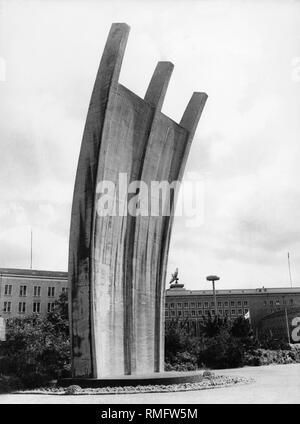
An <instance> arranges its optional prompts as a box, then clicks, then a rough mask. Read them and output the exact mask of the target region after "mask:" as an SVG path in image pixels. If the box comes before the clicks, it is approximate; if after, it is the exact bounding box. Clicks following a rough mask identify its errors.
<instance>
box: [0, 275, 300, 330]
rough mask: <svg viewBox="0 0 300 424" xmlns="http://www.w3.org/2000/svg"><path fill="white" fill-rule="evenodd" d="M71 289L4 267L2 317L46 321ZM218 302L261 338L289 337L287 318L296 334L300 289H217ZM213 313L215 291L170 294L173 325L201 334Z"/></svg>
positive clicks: (180, 288)
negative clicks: (246, 321)
mask: <svg viewBox="0 0 300 424" xmlns="http://www.w3.org/2000/svg"><path fill="white" fill-rule="evenodd" d="M67 290H68V273H67V272H55V271H38V270H28V269H26V270H25V269H7V268H0V316H1V317H3V318H11V317H22V316H28V315H31V314H33V313H38V314H40V315H41V316H45V315H46V314H47V312H49V311H51V310H52V308H53V306H54V303H55V301H56V300H57V299H58V298H59V296H60V295H61V293H64V292H66V291H67ZM216 301H217V313H218V315H220V316H221V317H225V316H226V317H227V318H228V319H230V320H233V319H235V318H237V317H238V316H245V315H247V316H249V318H250V322H251V325H252V327H253V328H254V329H257V331H258V332H259V333H260V334H270V335H273V336H274V337H277V336H279V335H280V336H285V335H286V317H287V320H288V323H289V331H290V334H291V333H292V330H293V328H292V325H291V322H292V320H293V318H294V317H295V316H300V287H293V288H265V287H262V288H257V289H227V290H216ZM209 314H210V315H211V316H215V314H216V307H215V304H214V299H213V292H212V290H187V289H185V287H184V285H183V284H178V283H177V284H176V283H175V284H172V285H171V288H169V289H167V290H166V292H165V320H166V323H167V324H168V323H169V322H171V321H175V320H179V321H186V322H188V325H189V326H190V327H193V328H194V329H195V331H197V329H198V328H199V327H200V325H201V322H203V320H204V318H205V317H207V316H209ZM295 314H296V315H295Z"/></svg>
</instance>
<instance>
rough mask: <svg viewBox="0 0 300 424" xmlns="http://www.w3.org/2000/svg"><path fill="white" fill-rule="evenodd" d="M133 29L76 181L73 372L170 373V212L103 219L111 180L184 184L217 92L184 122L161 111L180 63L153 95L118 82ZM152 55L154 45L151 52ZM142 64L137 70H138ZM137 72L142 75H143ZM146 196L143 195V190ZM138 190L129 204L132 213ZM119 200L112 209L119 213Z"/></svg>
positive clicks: (158, 72)
mask: <svg viewBox="0 0 300 424" xmlns="http://www.w3.org/2000/svg"><path fill="white" fill-rule="evenodd" d="M128 33H129V27H128V26H127V25H126V24H123V23H121V24H113V25H112V27H111V30H110V33H109V36H108V39H107V42H106V46H105V49H104V52H103V55H102V59H101V63H100V66H99V70H98V74H97V77H96V82H95V85H94V89H93V92H92V97H91V101H90V105H89V109H88V114H87V119H86V125H85V129H84V134H83V140H82V145H81V151H80V156H79V162H78V169H77V175H76V182H75V189H74V197H73V207H72V217H71V230H70V250H69V285H70V290H69V296H70V299H69V305H70V306H69V307H70V321H71V346H72V348H71V350H72V375H73V378H74V377H75V378H76V377H85V378H96V379H101V378H107V377H114V376H122V375H123V376H124V375H133V376H139V375H143V374H146V373H154V372H161V371H163V369H164V368H163V364H164V312H163V308H164V291H165V279H166V266H167V258H168V250H169V242H170V235H171V229H172V222H173V216H172V215H173V214H172V212H173V211H174V206H175V200H174V196H173V197H171V199H170V202H171V214H170V216H151V214H149V215H148V216H144V215H137V216H132V215H131V214H129V213H123V214H118V213H117V214H115V213H113V210H111V213H108V214H107V215H106V216H102V215H101V214H99V213H98V206H97V205H98V202H99V199H100V198H101V182H102V181H111V182H112V183H113V184H114V187H116V190H117V189H118V188H119V184H120V178H119V176H120V174H125V175H127V177H128V183H130V182H132V181H142V182H144V183H145V184H147V185H148V186H149V185H150V184H151V181H153V180H156V181H168V182H170V183H171V182H172V181H175V180H177V181H180V180H181V179H182V175H183V171H184V167H185V164H186V160H187V157H188V153H189V150H190V145H191V142H192V139H193V136H194V133H195V130H196V126H197V124H198V120H199V118H200V115H201V113H202V110H203V107H204V104H205V101H206V99H207V95H206V94H204V93H194V94H193V95H192V97H191V100H190V102H189V104H188V106H187V108H186V110H185V112H184V114H183V117H182V119H181V121H180V124H177V123H175V122H174V121H172V120H171V119H170V118H168V117H167V116H166V115H164V114H163V113H162V112H161V107H162V103H163V100H164V96H165V94H166V90H167V86H168V83H169V79H170V76H171V73H172V70H173V65H172V64H171V63H170V62H159V63H158V64H157V66H156V69H155V71H154V74H153V77H152V79H151V82H150V85H149V87H148V90H147V92H146V95H145V98H144V99H141V98H140V97H138V96H137V95H136V94H134V93H132V92H131V91H130V90H128V89H127V88H126V87H124V86H122V85H121V84H119V82H118V78H119V74H120V69H121V64H122V59H123V55H124V51H125V47H126V42H127V37H128ZM145 50H146V49H145ZM135 66H136V65H135ZM135 71H136V69H135ZM137 193H138V190H137ZM134 195H136V193H135V194H132V193H131V194H129V195H128V198H126V199H125V201H124V202H123V203H122V202H119V203H118V206H119V208H120V207H122V208H126V207H127V205H128V203H129V202H130V201H131V200H132V197H133V196H134ZM115 206H116V205H115V202H114V201H113V202H112V205H111V208H112V209H113V208H115Z"/></svg>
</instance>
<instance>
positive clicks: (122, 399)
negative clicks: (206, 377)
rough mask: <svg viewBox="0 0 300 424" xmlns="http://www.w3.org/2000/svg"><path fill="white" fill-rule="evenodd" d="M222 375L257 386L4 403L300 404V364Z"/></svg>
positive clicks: (6, 399) (14, 398)
mask: <svg viewBox="0 0 300 424" xmlns="http://www.w3.org/2000/svg"><path fill="white" fill-rule="evenodd" d="M216 373H218V374H223V375H232V376H235V375H238V376H243V377H253V378H254V379H255V382H254V383H250V384H245V385H237V386H232V387H224V388H220V389H210V390H199V391H190V392H177V393H175V392H173V393H146V394H145V393H141V394H128V395H81V396H78V395H77V396H66V395H64V396H62V395H61V396H59V395H22V394H20V395H18V394H15V395H14V394H8V395H0V403H2V404H8V403H21V404H24V403H26V404H29V403H31V404H45V403H55V404H57V403H82V404H84V403H93V404H106V403H111V404H113V403H120V404H129V403H130V404H134V403H137V404H147V403H181V404H185V403H197V404H202V403H272V404H275V403H276V404H277V403H281V404H282V403H300V364H286V365H268V366H262V367H245V368H235V369H230V370H228V369H227V370H218V371H216Z"/></svg>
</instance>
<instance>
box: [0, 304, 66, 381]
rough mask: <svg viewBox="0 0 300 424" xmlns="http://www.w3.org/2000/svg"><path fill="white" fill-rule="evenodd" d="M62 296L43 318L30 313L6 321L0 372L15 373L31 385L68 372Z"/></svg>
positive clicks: (0, 347) (12, 374)
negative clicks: (29, 314) (5, 335)
mask: <svg viewBox="0 0 300 424" xmlns="http://www.w3.org/2000/svg"><path fill="white" fill-rule="evenodd" d="M65 302H66V298H64V297H62V298H61V299H60V300H59V301H58V302H57V303H56V306H55V308H54V311H53V312H51V313H49V314H48V316H47V317H46V318H41V317H40V316H39V315H36V314H35V315H31V316H28V317H24V318H12V319H10V320H8V321H7V337H6V341H5V342H2V343H1V344H0V373H2V374H5V375H10V376H16V377H18V378H19V379H20V381H21V383H22V384H24V386H26V387H28V388H31V387H36V386H40V385H42V384H45V383H46V382H47V381H49V380H51V379H55V378H59V377H61V376H64V375H67V374H68V369H69V367H70V341H69V327H68V320H67V316H65V315H64V314H63V313H62V307H64V303H65Z"/></svg>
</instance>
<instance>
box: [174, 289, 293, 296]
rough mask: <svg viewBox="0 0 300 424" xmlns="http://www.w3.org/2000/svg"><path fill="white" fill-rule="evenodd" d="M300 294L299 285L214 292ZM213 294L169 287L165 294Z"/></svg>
mask: <svg viewBox="0 0 300 424" xmlns="http://www.w3.org/2000/svg"><path fill="white" fill-rule="evenodd" d="M263 293H264V294H294V293H299V294H300V287H270V288H266V287H260V288H257V289H223V290H216V294H222V295H245V294H249V295H255V294H263ZM205 295H209V296H212V295H213V291H212V290H186V289H185V288H176V287H174V288H171V289H167V290H166V296H205Z"/></svg>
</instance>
